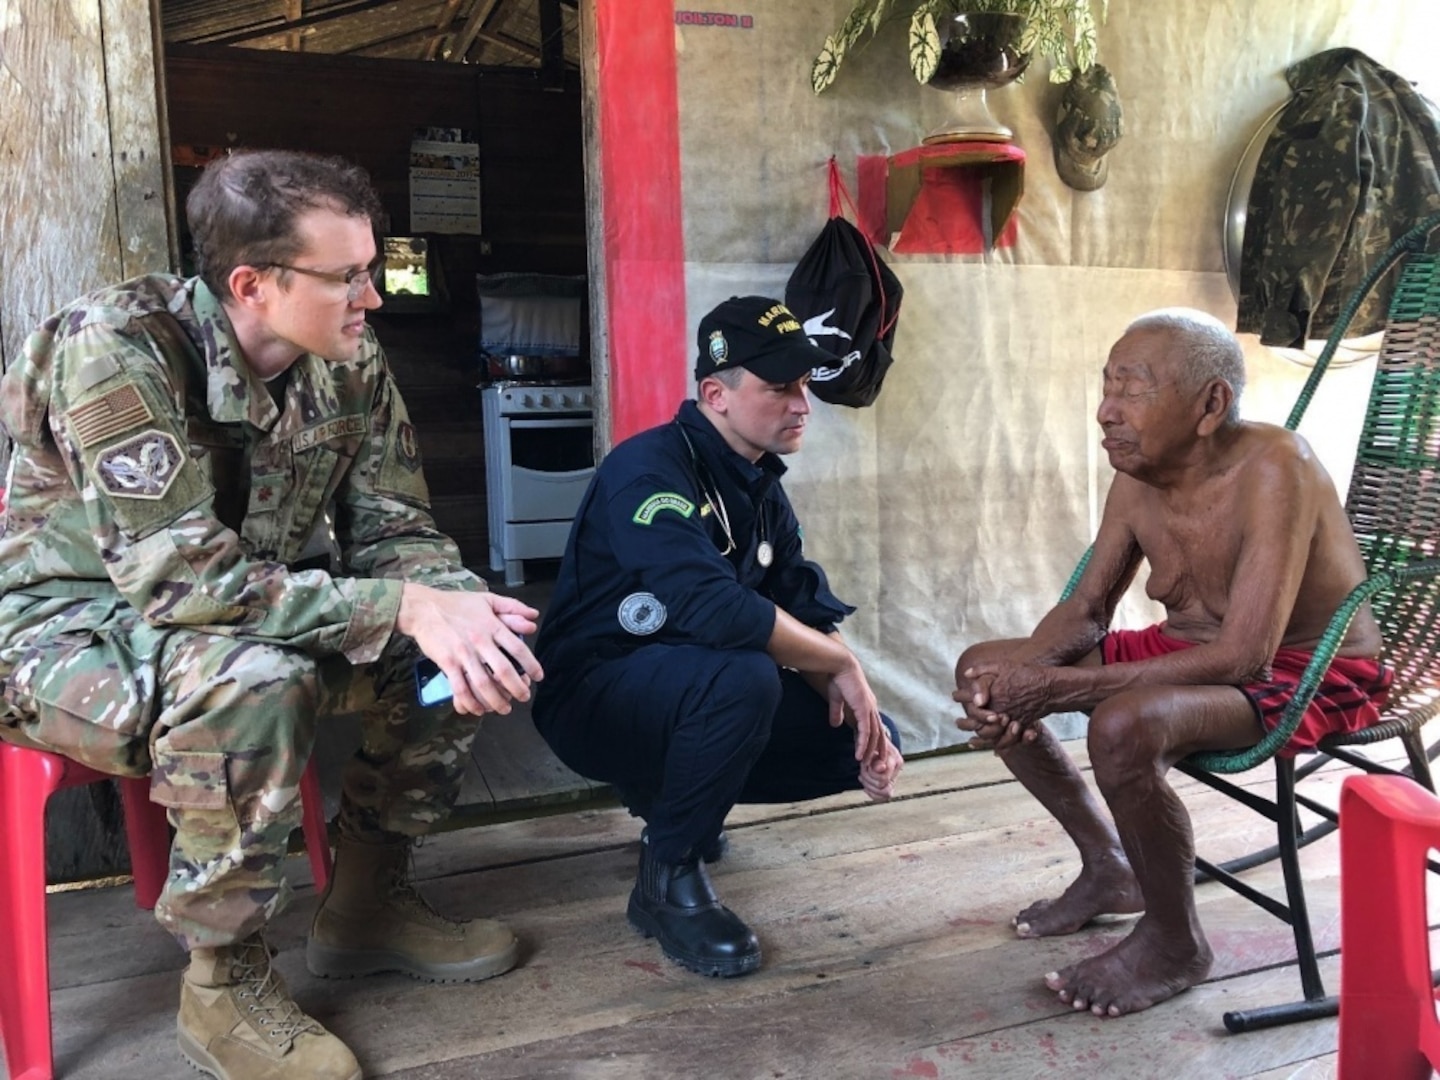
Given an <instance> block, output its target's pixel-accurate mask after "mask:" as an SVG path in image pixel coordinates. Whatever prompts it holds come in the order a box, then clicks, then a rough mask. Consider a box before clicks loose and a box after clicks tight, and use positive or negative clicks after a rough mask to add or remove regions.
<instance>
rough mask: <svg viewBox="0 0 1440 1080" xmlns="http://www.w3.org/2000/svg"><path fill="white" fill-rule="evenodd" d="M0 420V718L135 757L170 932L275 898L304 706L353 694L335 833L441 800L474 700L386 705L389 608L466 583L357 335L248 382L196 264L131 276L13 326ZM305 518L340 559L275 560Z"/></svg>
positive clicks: (117, 768)
mask: <svg viewBox="0 0 1440 1080" xmlns="http://www.w3.org/2000/svg"><path fill="white" fill-rule="evenodd" d="M0 420H3V423H4V426H5V428H6V430H7V432H8V434H9V436H10V437H11V439H13V441H14V446H13V450H12V457H11V463H10V472H9V478H8V483H7V496H8V497H7V507H6V517H5V520H4V532H3V536H0V679H3V680H4V684H5V691H4V706H3V710H0V737H5V738H9V739H12V740H16V741H28V742H31V743H34V744H38V745H40V746H42V747H45V748H47V749H53V750H56V751H59V752H60V753H63V754H65V755H67V756H69V757H72V758H74V759H76V760H78V761H81V762H84V763H85V764H87V765H91V766H93V767H95V768H97V769H101V770H104V771H106V772H110V773H116V774H121V775H130V776H135V775H144V774H145V773H147V772H148V773H149V774H150V776H151V794H152V798H154V800H155V801H156V802H159V803H162V804H164V805H165V806H166V807H168V808H169V814H170V820H171V823H172V824H173V825H174V826H175V828H176V830H177V836H176V841H175V845H174V848H173V853H172V856H171V868H170V876H169V879H168V881H167V884H166V888H165V892H164V895H163V896H162V897H161V900H160V903H159V905H158V906H157V908H156V914H157V917H158V918H159V919H160V921H161V923H162V924H163V925H165V926H166V927H167V928H168V929H169V930H171V931H172V932H173V933H174V934H175V935H176V936H177V937H179V938H180V939H181V941H182V943H184V944H186V945H187V946H192V947H193V946H206V947H209V946H215V945H222V944H226V943H230V942H235V941H240V940H242V939H244V938H246V937H247V936H248V935H249V934H251V933H253V932H254V931H255V930H256V929H258V928H259V927H260V926H261V925H263V924H264V923H265V922H266V921H267V920H268V919H269V918H270V917H271V916H272V915H273V914H274V913H275V912H276V911H277V910H278V909H279V908H280V907H281V906H282V905H283V903H284V901H285V899H286V897H287V895H288V890H287V887H286V885H285V883H284V881H283V879H282V877H281V874H280V860H281V858H282V857H283V855H284V853H285V848H286V843H287V841H288V837H289V834H290V831H291V829H292V828H293V827H294V826H295V825H296V824H297V823H298V820H299V801H298V798H297V788H298V784H299V781H300V777H301V774H302V772H303V770H304V767H305V763H306V761H307V760H308V758H309V755H310V751H311V747H312V745H313V743H314V739H315V732H316V722H317V718H320V717H325V716H327V715H338V714H340V713H344V712H352V711H362V712H363V714H364V718H363V721H362V745H361V748H360V750H359V751H358V752H357V754H356V757H355V759H354V760H353V761H352V762H351V763H350V764H349V765H348V767H347V769H346V773H345V777H344V782H343V788H344V792H343V798H342V806H341V821H340V827H341V830H342V832H343V833H345V835H347V836H352V837H355V838H358V839H370V840H381V839H385V838H386V837H387V835H391V834H404V835H409V836H413V835H418V834H420V833H424V832H425V831H427V830H428V829H429V827H430V826H431V825H432V824H433V823H434V822H435V821H437V820H438V819H439V818H441V817H443V816H444V815H445V813H446V812H447V811H448V810H449V808H450V806H451V805H452V804H453V802H454V799H455V796H456V795H457V793H458V791H459V786H460V782H461V779H462V777H463V774H464V767H465V760H466V757H467V755H468V751H469V746H470V742H471V740H472V739H473V737H474V732H475V726H474V721H473V719H467V718H466V717H462V716H458V715H457V714H456V713H455V712H454V710H453V709H451V708H449V707H448V706H447V707H442V708H437V709H420V708H419V707H418V706H415V705H414V703H413V698H414V692H413V682H412V680H411V678H410V668H411V665H412V663H413V660H414V657H415V646H414V643H413V642H412V641H410V640H409V639H407V638H404V637H403V636H400V635H396V634H394V628H395V619H396V614H397V612H398V610H399V606H400V593H401V587H402V581H411V582H420V583H423V584H427V585H432V586H435V587H439V588H452V589H465V590H480V589H483V588H484V583H483V582H482V581H481V580H480V579H479V578H477V577H476V576H475V575H473V574H471V573H470V572H469V571H467V570H465V569H464V568H463V566H462V565H461V562H460V557H459V552H458V550H457V549H456V547H455V545H454V543H453V542H452V541H450V540H449V539H448V538H446V537H445V536H443V535H442V534H441V533H439V532H437V531H436V529H435V525H434V522H433V520H432V519H431V517H430V514H429V494H428V491H427V489H426V486H425V481H424V478H423V476H422V474H421V468H420V455H419V449H418V445H417V442H416V437H415V430H414V428H413V427H412V426H411V424H410V421H409V418H408V416H407V415H406V412H405V407H404V405H403V403H402V402H401V400H400V396H399V393H398V391H397V390H396V387H395V382H394V379H393V377H392V376H391V374H390V372H389V369H388V367H387V366H386V363H385V359H384V355H383V353H382V352H381V350H380V348H379V346H378V345H377V344H376V342H375V340H374V338H373V336H371V335H370V333H369V332H368V331H367V334H366V338H365V342H364V345H363V347H362V348H361V350H360V352H359V354H358V355H357V357H356V358H355V359H354V360H352V361H349V362H346V363H330V362H327V361H325V360H322V359H319V358H317V357H315V356H309V355H307V356H304V357H302V358H301V359H300V360H299V361H298V362H297V363H296V364H295V365H294V366H293V367H292V368H290V369H289V371H288V372H287V373H285V374H284V375H281V376H280V377H278V378H276V379H274V380H271V381H270V383H269V384H267V383H265V382H262V381H261V380H260V379H259V378H257V377H256V376H255V375H253V374H252V373H250V371H249V370H248V368H247V366H246V364H245V361H244V359H243V358H242V356H241V354H240V351H239V348H238V346H237V344H236V342H235V340H234V337H233V336H232V333H231V330H230V325H229V322H228V320H227V319H226V317H225V315H224V313H223V310H222V308H221V306H220V303H219V302H218V300H217V299H216V298H215V297H214V295H213V294H212V293H210V291H209V290H208V289H207V288H206V287H205V286H204V284H202V283H201V282H200V281H199V280H198V279H194V280H188V281H182V280H180V279H178V278H174V277H170V276H168V275H155V276H151V277H144V278H139V279H136V280H134V281H131V282H127V283H125V284H123V285H120V286H116V287H114V288H111V289H107V290H104V291H102V292H99V293H97V294H94V295H92V296H90V297H86V298H84V299H83V300H80V301H77V302H75V303H74V304H71V305H70V306H68V307H66V308H64V309H62V310H61V311H60V312H59V313H58V314H56V315H54V316H52V317H51V318H50V319H48V320H47V321H46V322H45V323H44V325H43V326H42V327H41V328H40V329H39V330H37V331H36V332H35V333H34V334H32V335H31V337H30V339H29V340H28V341H27V343H26V347H25V352H24V355H23V356H22V358H21V359H20V361H19V362H18V363H16V364H14V365H12V367H11V369H10V370H9V372H8V373H7V374H6V375H5V377H4V380H3V382H0ZM332 515H333V521H332V520H331V516H332ZM332 530H333V538H334V539H333V544H332V546H333V548H334V550H335V551H336V552H337V553H338V563H339V567H340V568H342V572H343V573H344V574H345V575H346V576H344V577H340V576H332V574H331V573H330V572H328V571H327V570H325V569H292V567H293V565H294V564H295V563H296V562H297V561H299V560H300V558H301V556H302V554H304V553H305V552H306V551H307V548H308V547H309V546H310V545H311V544H312V538H314V537H316V536H320V537H322V538H325V539H326V540H328V539H329V537H330V536H331V535H332Z"/></svg>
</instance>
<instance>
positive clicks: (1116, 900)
mask: <svg viewBox="0 0 1440 1080" xmlns="http://www.w3.org/2000/svg"><path fill="white" fill-rule="evenodd" d="M1144 910H1145V901H1144V899H1143V898H1142V897H1141V895H1140V885H1139V884H1138V883H1137V882H1136V880H1135V875H1134V873H1132V872H1131V870H1130V864H1129V863H1127V862H1125V861H1124V860H1123V859H1121V860H1109V861H1106V862H1104V863H1101V864H1099V865H1097V866H1094V867H1090V866H1087V867H1085V868H1084V869H1082V870H1081V871H1080V876H1079V877H1078V878H1076V879H1075V880H1074V881H1072V882H1071V883H1070V887H1069V888H1068V889H1066V890H1065V891H1064V892H1063V893H1061V894H1060V895H1059V896H1057V897H1055V899H1053V900H1037V901H1035V903H1033V904H1031V905H1030V906H1029V907H1027V908H1026V909H1025V910H1024V911H1022V912H1020V914H1019V915H1016V916H1015V918H1014V919H1013V920H1012V921H1013V924H1014V926H1015V932H1016V933H1017V934H1018V935H1019V936H1020V937H1022V938H1040V937H1056V936H1057V935H1060V934H1073V933H1075V931H1076V930H1079V929H1080V928H1081V927H1082V926H1084V925H1085V924H1086V923H1088V922H1089V921H1090V920H1091V919H1093V918H1095V916H1097V915H1129V914H1132V913H1134V912H1136V911H1144Z"/></svg>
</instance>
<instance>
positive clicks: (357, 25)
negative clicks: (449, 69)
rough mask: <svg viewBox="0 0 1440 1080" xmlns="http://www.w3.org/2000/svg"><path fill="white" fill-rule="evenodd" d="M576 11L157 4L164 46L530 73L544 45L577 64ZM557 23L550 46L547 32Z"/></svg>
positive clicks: (484, 5) (505, 3) (345, 2)
mask: <svg viewBox="0 0 1440 1080" xmlns="http://www.w3.org/2000/svg"><path fill="white" fill-rule="evenodd" d="M578 6H579V5H578V0H161V4H160V12H161V21H162V23H163V32H164V38H165V42H166V44H192V45H204V44H209V45H230V46H236V47H239V48H246V49H278V50H284V51H288V52H308V53H327V54H345V55H350V56H369V57H380V58H386V59H393V60H437V61H442V62H450V63H467V64H487V65H500V66H505V67H533V68H538V67H540V66H541V60H542V57H543V56H544V54H545V52H546V45H547V44H548V45H549V46H550V47H551V48H552V49H555V55H556V59H558V58H559V57H560V56H563V62H564V63H566V64H567V65H568V66H570V67H575V66H578V64H579V58H580V30H579V15H578ZM557 25H558V27H559V31H558V33H559V40H558V42H557V41H556V39H555V37H554V34H555V31H554V30H552V29H551V28H552V27H555V26H557ZM542 28H543V29H542ZM545 31H549V34H548V35H547V33H546V32H545ZM547 37H548V38H549V40H548V41H547V40H546V39H547ZM557 45H558V48H557ZM562 49H563V52H562V51H561V50H562Z"/></svg>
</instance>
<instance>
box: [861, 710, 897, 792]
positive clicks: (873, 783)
mask: <svg viewBox="0 0 1440 1080" xmlns="http://www.w3.org/2000/svg"><path fill="white" fill-rule="evenodd" d="M880 730H882V731H884V730H885V725H884V724H881V725H880ZM904 767H905V759H904V757H902V756H901V754H900V750H899V748H898V747H896V745H895V744H894V743H892V742H891V741H890V733H889V732H888V731H887V732H885V750H884V753H882V754H881V755H880V758H879V759H878V760H877V761H873V762H869V761H867V762H865V763H863V764H862V765H861V766H860V786H861V788H863V789H864V791H865V794H866V795H868V796H870V800H871V801H872V802H889V801H890V798H891V796H893V795H894V794H895V779H896V777H898V776H899V775H900V770H901V769H902V768H904Z"/></svg>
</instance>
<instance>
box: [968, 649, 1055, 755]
mask: <svg viewBox="0 0 1440 1080" xmlns="http://www.w3.org/2000/svg"><path fill="white" fill-rule="evenodd" d="M1052 682H1053V669H1052V668H1048V667H1042V666H1039V665H1036V664H1017V663H1014V662H1012V661H1009V660H985V661H980V662H977V663H974V664H971V665H970V666H968V667H966V668H965V669H964V670H961V669H960V668H959V666H958V665H957V667H956V670H955V691H954V693H952V694H951V695H950V697H951V698H952V699H953V700H955V701H957V702H959V703H960V704H961V705H962V706H964V709H965V715H964V716H961V717H957V718H956V720H955V725H956V727H958V728H959V729H960V730H961V731H973V732H974V733H975V737H974V738H973V739H971V740H970V746H971V747H972V748H974V749H976V750H996V751H999V750H1008V749H1009V748H1010V747H1012V746H1014V745H1015V744H1017V743H1019V742H1021V741H1022V740H1023V741H1025V742H1034V741H1035V739H1037V738H1038V737H1039V730H1038V728H1037V726H1036V725H1038V724H1039V722H1040V719H1041V717H1043V716H1045V715H1046V714H1047V713H1048V712H1050V708H1049V704H1050V700H1051V692H1052V685H1051V684H1052Z"/></svg>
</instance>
